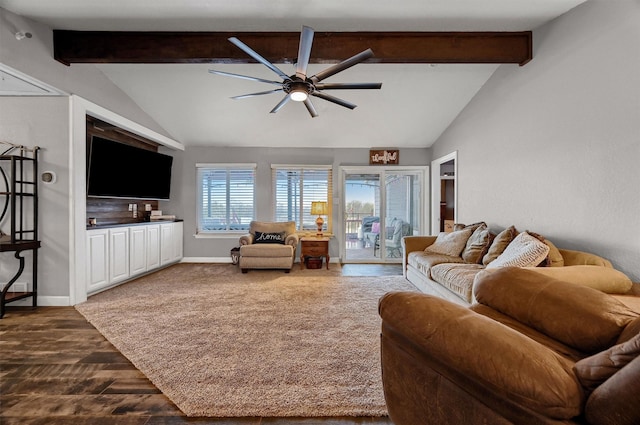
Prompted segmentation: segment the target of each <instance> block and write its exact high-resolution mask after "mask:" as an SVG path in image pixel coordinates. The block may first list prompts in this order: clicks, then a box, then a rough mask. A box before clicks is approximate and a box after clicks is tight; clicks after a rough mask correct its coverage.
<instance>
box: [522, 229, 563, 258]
mask: <svg viewBox="0 0 640 425" xmlns="http://www.w3.org/2000/svg"><path fill="white" fill-rule="evenodd" d="M527 233H529V234H530V235H531V236H533V237H534V238H537V239H539V240H540V241H542V242H544V243H545V245H547V246H548V247H549V255H548V256H547V258H546V259H545V261H544V262H543V263H541V264H539V266H540V267H564V257H562V254H560V250H559V249H558V248H556V246H555V245H554V244H553V243H552V242H551V241H550V240H549V239H547V238H545V237H544V236H542V235H541V234H538V233H534V232H531V231H529V230H527Z"/></svg>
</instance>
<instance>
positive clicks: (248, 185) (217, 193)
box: [196, 164, 256, 233]
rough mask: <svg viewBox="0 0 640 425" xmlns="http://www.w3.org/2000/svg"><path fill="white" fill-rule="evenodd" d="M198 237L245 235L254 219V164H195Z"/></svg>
mask: <svg viewBox="0 0 640 425" xmlns="http://www.w3.org/2000/svg"><path fill="white" fill-rule="evenodd" d="M196 169H197V185H198V194H197V196H198V233H201V232H225V231H245V230H248V229H249V223H250V222H251V220H253V219H254V218H255V208H254V205H255V174H256V165H255V164H196Z"/></svg>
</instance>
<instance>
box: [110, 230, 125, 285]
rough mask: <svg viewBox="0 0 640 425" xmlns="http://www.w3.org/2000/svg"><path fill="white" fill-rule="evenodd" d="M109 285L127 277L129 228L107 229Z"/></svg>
mask: <svg viewBox="0 0 640 425" xmlns="http://www.w3.org/2000/svg"><path fill="white" fill-rule="evenodd" d="M109 260H110V261H109V277H110V279H109V283H115V282H121V281H123V280H125V279H127V278H128V277H129V228H128V227H118V228H115V229H109Z"/></svg>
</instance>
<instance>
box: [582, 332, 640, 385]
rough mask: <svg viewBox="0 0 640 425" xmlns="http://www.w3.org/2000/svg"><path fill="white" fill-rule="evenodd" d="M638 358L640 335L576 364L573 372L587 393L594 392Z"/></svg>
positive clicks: (639, 353)
mask: <svg viewBox="0 0 640 425" xmlns="http://www.w3.org/2000/svg"><path fill="white" fill-rule="evenodd" d="M638 356H640V334H638V335H636V336H635V337H633V338H631V339H630V340H629V341H627V342H624V343H622V344H618V345H614V346H613V347H611V348H609V349H607V350H605V351H601V352H600V353H598V354H594V355H593V356H590V357H587V358H584V359H582V360H580V361H578V362H576V364H575V365H574V366H573V370H574V371H575V372H576V376H577V377H578V380H579V381H580V383H581V384H582V386H583V387H584V388H585V389H586V390H587V391H593V390H595V389H596V388H597V387H598V386H599V385H600V384H602V383H603V382H604V381H606V380H607V379H609V378H610V377H612V376H613V374H614V373H616V372H617V371H618V370H620V369H622V368H623V367H625V366H626V365H627V364H629V363H630V362H631V361H632V360H633V359H635V358H636V357H638Z"/></svg>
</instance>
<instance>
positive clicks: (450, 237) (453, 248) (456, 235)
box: [425, 228, 473, 257]
mask: <svg viewBox="0 0 640 425" xmlns="http://www.w3.org/2000/svg"><path fill="white" fill-rule="evenodd" d="M472 232H473V230H472V229H470V228H468V229H464V230H458V231H454V232H451V233H445V232H440V233H439V234H438V237H437V238H436V240H435V242H434V243H433V244H431V245H429V246H428V247H426V248H425V252H432V253H434V254H443V255H449V256H451V257H459V256H460V253H461V252H462V250H463V249H464V247H465V245H466V244H467V240H468V239H469V236H471V233H472Z"/></svg>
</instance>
